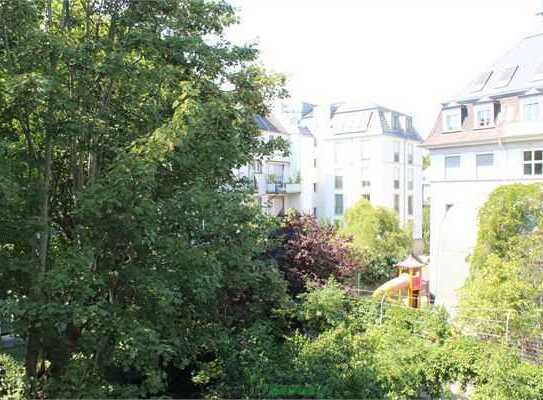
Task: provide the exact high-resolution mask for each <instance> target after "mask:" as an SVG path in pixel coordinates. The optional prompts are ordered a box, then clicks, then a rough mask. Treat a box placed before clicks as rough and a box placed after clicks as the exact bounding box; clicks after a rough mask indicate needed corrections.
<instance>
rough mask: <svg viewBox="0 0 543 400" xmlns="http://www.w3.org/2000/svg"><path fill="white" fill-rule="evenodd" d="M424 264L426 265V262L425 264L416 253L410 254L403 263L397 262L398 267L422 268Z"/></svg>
mask: <svg viewBox="0 0 543 400" xmlns="http://www.w3.org/2000/svg"><path fill="white" fill-rule="evenodd" d="M424 266H425V264H423V263H422V262H421V261H420V260H419V259H418V258H417V257H415V256H414V255H410V256H409V257H407V258H406V259H405V260H403V261H402V262H401V263H398V264H396V267H397V268H409V269H416V268H422V267H424Z"/></svg>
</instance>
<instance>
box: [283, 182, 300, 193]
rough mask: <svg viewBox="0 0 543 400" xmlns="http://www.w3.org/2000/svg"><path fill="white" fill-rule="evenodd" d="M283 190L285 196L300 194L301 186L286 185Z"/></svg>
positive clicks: (295, 184)
mask: <svg viewBox="0 0 543 400" xmlns="http://www.w3.org/2000/svg"><path fill="white" fill-rule="evenodd" d="M285 189H286V192H287V194H297V193H301V192H302V185H301V184H300V183H287V184H286V185H285Z"/></svg>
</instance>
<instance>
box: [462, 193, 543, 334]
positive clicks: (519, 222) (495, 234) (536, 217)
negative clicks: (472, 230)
mask: <svg viewBox="0 0 543 400" xmlns="http://www.w3.org/2000/svg"><path fill="white" fill-rule="evenodd" d="M542 188H543V187H542V186H541V185H539V184H534V185H520V184H517V185H510V186H502V187H500V188H498V189H496V190H495V191H494V192H493V193H492V194H491V196H490V197H489V199H488V201H487V203H486V204H485V205H484V207H483V208H482V209H481V211H480V214H479V232H478V239H477V244H476V247H475V250H474V253H473V256H472V257H471V271H470V277H469V279H468V281H467V282H466V284H465V286H464V288H463V291H462V302H461V306H462V310H461V315H460V317H461V319H463V320H464V321H465V324H466V326H467V328H468V329H471V330H473V331H482V332H488V333H491V334H498V335H504V334H506V333H507V334H509V335H514V336H523V337H525V338H526V337H529V336H531V335H537V330H538V328H537V326H538V323H537V321H538V320H539V319H540V317H541V315H542V312H543V310H542V309H541V306H540V304H541V301H540V299H541V297H542V296H543V269H542V268H541V266H542V261H543V241H542V240H541V233H540V232H541V229H542V228H543V191H542ZM506 318H508V319H509V321H508V325H509V331H508V332H505V324H501V326H500V324H496V323H495V322H493V321H496V320H498V321H499V320H504V322H505V319H506Z"/></svg>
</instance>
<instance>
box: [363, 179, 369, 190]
mask: <svg viewBox="0 0 543 400" xmlns="http://www.w3.org/2000/svg"><path fill="white" fill-rule="evenodd" d="M362 187H363V188H369V187H371V181H365V180H362Z"/></svg>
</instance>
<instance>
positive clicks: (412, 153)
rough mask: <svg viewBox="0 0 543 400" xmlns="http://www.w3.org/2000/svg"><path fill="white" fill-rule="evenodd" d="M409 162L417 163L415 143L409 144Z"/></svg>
mask: <svg viewBox="0 0 543 400" xmlns="http://www.w3.org/2000/svg"><path fill="white" fill-rule="evenodd" d="M407 163H408V164H409V165H413V164H414V163H415V146H414V145H413V143H408V144H407Z"/></svg>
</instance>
